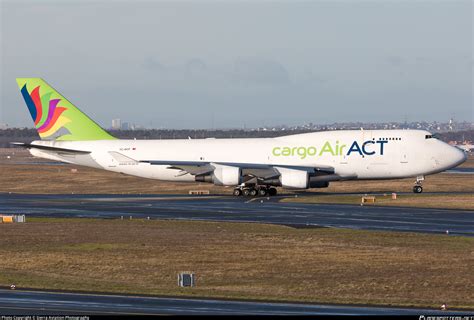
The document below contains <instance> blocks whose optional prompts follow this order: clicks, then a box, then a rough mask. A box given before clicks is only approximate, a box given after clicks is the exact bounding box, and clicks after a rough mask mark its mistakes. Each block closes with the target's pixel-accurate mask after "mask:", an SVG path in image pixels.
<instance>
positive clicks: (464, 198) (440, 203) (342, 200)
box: [281, 193, 474, 210]
mask: <svg viewBox="0 0 474 320" xmlns="http://www.w3.org/2000/svg"><path fill="white" fill-rule="evenodd" d="M361 200H362V199H361V196H358V195H315V196H304V197H298V198H285V199H282V200H281V201H282V202H301V203H337V204H354V205H357V204H360V203H361ZM364 205H366V206H373V205H376V206H401V207H420V208H438V209H439V208H444V209H463V210H474V193H473V194H450V195H442V194H441V195H434V194H413V195H405V194H403V195H397V199H396V200H392V199H391V195H390V194H386V195H385V196H384V195H377V196H376V202H375V203H366V204H364Z"/></svg>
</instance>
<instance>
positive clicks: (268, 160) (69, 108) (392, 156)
mask: <svg viewBox="0 0 474 320" xmlns="http://www.w3.org/2000/svg"><path fill="white" fill-rule="evenodd" d="M17 82H18V86H19V88H20V91H21V94H22V96H23V98H24V100H25V102H26V105H27V107H28V110H29V111H30V113H31V116H32V118H33V121H34V124H35V127H36V129H37V131H38V133H39V136H40V137H41V140H40V141H33V142H31V143H27V144H24V143H16V145H19V146H22V147H25V148H28V149H29V151H30V153H31V154H32V155H33V156H36V157H40V158H46V159H51V160H56V161H62V162H67V163H72V164H76V165H81V166H87V167H93V168H98V169H104V170H109V171H114V172H120V173H124V174H129V175H134V176H138V177H144V178H151V179H158V180H165V181H186V182H189V181H197V182H209V183H214V184H216V185H223V186H233V187H235V189H234V195H236V196H240V195H245V196H257V195H260V196H266V195H275V194H276V189H275V187H277V186H281V187H283V188H293V189H308V188H325V187H327V186H328V185H329V183H330V182H331V181H340V180H363V179H399V178H407V177H414V178H416V181H415V185H414V187H413V191H414V192H415V193H420V192H422V190H423V189H422V181H423V180H424V176H426V175H429V174H434V173H438V172H442V171H444V170H447V169H450V168H453V167H455V166H457V165H459V164H461V163H462V162H464V161H465V160H466V154H465V152H463V151H462V150H460V149H458V148H455V147H452V146H450V145H448V144H447V143H444V142H442V141H440V140H438V139H436V138H434V137H433V135H432V134H431V133H430V132H427V131H423V130H341V131H325V132H312V133H304V134H296V135H288V136H283V137H277V138H252V139H186V140H184V139H179V140H121V139H116V138H115V137H113V136H111V135H110V134H109V133H107V132H106V131H105V130H103V129H102V128H101V127H100V126H99V125H97V124H96V123H95V122H94V121H93V120H91V119H90V118H89V117H88V116H86V115H85V114H84V113H83V112H81V111H80V110H79V109H78V108H77V107H75V106H74V105H73V104H72V103H71V102H69V101H68V100H67V99H66V98H65V97H64V96H62V95H61V94H60V93H59V92H57V91H56V90H55V89H53V88H52V87H51V86H49V85H48V84H47V83H46V82H45V81H44V80H42V79H40V78H20V79H17Z"/></svg>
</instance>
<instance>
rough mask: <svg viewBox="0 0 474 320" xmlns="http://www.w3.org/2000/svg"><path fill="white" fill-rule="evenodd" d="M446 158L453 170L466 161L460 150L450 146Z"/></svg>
mask: <svg viewBox="0 0 474 320" xmlns="http://www.w3.org/2000/svg"><path fill="white" fill-rule="evenodd" d="M447 158H448V159H449V160H448V161H449V162H450V164H451V165H450V167H451V168H453V167H456V166H458V165H460V164H461V163H463V162H464V161H466V160H467V153H466V152H465V151H464V150H462V149H460V148H457V147H453V146H450V148H449V152H448V154H447Z"/></svg>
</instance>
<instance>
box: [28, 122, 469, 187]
mask: <svg viewBox="0 0 474 320" xmlns="http://www.w3.org/2000/svg"><path fill="white" fill-rule="evenodd" d="M33 144H38V145H45V146H53V147H57V148H66V149H74V150H81V151H90V154H81V155H74V154H61V153H56V152H50V151H45V150H39V149H31V153H32V154H33V155H34V156H38V157H42V158H48V159H52V160H58V161H64V162H68V163H74V164H78V165H84V166H90V167H95V168H100V169H105V170H109V171H114V172H121V173H124V174H129V175H134V176H139V177H145V178H151V179H159V180H167V181H195V178H194V176H193V175H191V174H189V173H186V174H178V171H177V170H173V169H170V165H166V164H163V165H153V164H150V163H143V162H140V161H170V162H172V161H190V162H203V163H220V164H231V165H232V164H263V165H271V166H275V167H277V166H278V165H289V166H307V167H331V168H333V169H334V173H335V174H337V175H338V176H340V177H341V178H342V179H343V178H344V177H347V178H350V179H395V178H406V177H415V176H421V175H428V174H433V173H438V172H441V171H444V170H447V169H449V168H452V167H455V166H457V165H459V164H460V163H462V162H463V161H465V159H466V155H465V154H464V152H462V151H461V150H459V149H457V148H455V147H452V146H450V145H448V144H446V143H444V142H442V141H440V140H438V139H435V138H432V137H431V134H430V133H429V132H427V131H422V130H344V131H325V132H314V133H305V134H297V135H289V136H283V137H277V138H251V139H189V140H184V139H183V140H99V141H35V142H33Z"/></svg>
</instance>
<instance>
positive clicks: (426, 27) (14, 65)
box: [0, 0, 474, 128]
mask: <svg viewBox="0 0 474 320" xmlns="http://www.w3.org/2000/svg"><path fill="white" fill-rule="evenodd" d="M0 13H1V83H0V84H1V86H0V90H1V91H0V94H1V106H0V123H1V122H3V123H8V124H9V125H11V126H31V125H32V124H31V119H30V117H29V114H28V113H27V110H26V107H25V106H24V104H23V101H22V100H21V96H20V94H19V92H18V89H17V87H16V82H15V78H16V77H42V78H44V79H45V80H46V81H48V82H49V83H50V84H51V85H52V86H54V87H55V88H56V89H58V90H59V91H60V92H61V93H63V94H64V95H65V96H66V97H68V98H69V100H71V101H72V102H73V103H74V104H75V105H77V106H78V107H80V108H81V109H82V110H83V111H84V112H86V113H87V114H89V115H90V116H91V117H93V118H94V119H96V120H97V121H98V122H99V123H100V124H102V125H103V126H105V127H109V126H110V122H111V119H113V118H121V119H122V120H123V121H129V122H133V123H138V124H141V125H144V126H147V127H157V128H211V127H212V126H214V127H220V128H239V127H243V126H246V127H255V126H260V125H274V124H290V125H291V124H302V123H305V122H313V123H328V122H343V121H380V122H381V121H403V120H404V119H405V117H407V118H408V120H409V121H416V120H427V121H432V120H447V119H449V118H450V117H451V116H454V117H455V118H456V119H457V120H467V121H473V61H474V60H473V55H472V52H473V31H472V29H473V25H472V15H473V4H472V1H220V2H217V1H173V2H164V1H10V0H3V1H1V12H0Z"/></svg>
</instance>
